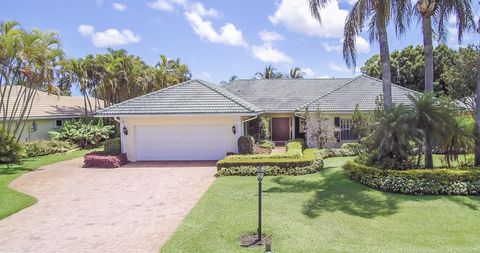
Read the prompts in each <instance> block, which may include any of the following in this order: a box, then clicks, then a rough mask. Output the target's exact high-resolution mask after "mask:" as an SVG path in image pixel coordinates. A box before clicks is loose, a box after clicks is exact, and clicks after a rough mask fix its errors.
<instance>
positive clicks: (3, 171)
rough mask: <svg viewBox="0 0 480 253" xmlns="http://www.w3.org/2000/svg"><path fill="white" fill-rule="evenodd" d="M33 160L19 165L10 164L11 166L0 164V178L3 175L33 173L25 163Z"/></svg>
mask: <svg viewBox="0 0 480 253" xmlns="http://www.w3.org/2000/svg"><path fill="white" fill-rule="evenodd" d="M28 161H31V160H24V161H22V162H18V163H9V164H0V176H1V175H14V174H18V173H24V172H28V171H32V169H30V168H28V167H27V166H26V165H25V164H24V162H28Z"/></svg>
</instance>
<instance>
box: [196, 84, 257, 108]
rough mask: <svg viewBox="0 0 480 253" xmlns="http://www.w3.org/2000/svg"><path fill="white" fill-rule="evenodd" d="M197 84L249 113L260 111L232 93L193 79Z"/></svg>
mask: <svg viewBox="0 0 480 253" xmlns="http://www.w3.org/2000/svg"><path fill="white" fill-rule="evenodd" d="M195 81H197V82H198V83H200V84H202V85H204V86H205V87H207V88H209V89H211V90H213V91H215V92H216V93H218V94H220V95H222V96H224V97H225V98H228V99H229V100H231V101H233V102H235V103H236V104H238V105H240V106H242V107H243V108H245V109H247V110H249V111H251V112H259V111H262V109H260V108H259V107H257V106H256V105H254V104H252V103H250V102H248V101H246V100H245V99H243V98H240V97H238V96H237V95H235V94H233V93H232V92H230V91H228V90H226V89H224V88H222V87H215V86H214V84H212V83H209V82H207V81H204V80H201V79H195Z"/></svg>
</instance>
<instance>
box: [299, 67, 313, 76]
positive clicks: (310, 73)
mask: <svg viewBox="0 0 480 253" xmlns="http://www.w3.org/2000/svg"><path fill="white" fill-rule="evenodd" d="M300 69H301V70H302V72H303V73H304V74H305V76H307V77H312V76H314V75H315V71H313V70H312V69H311V68H300Z"/></svg>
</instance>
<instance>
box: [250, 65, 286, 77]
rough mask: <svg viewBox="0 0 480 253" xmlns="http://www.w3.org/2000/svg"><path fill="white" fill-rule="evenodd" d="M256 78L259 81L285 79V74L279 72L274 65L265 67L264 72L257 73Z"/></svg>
mask: <svg viewBox="0 0 480 253" xmlns="http://www.w3.org/2000/svg"><path fill="white" fill-rule="evenodd" d="M255 77H256V78H258V79H280V78H283V74H282V73H280V72H278V71H277V69H276V68H274V67H272V65H268V66H265V70H264V71H263V72H257V73H255Z"/></svg>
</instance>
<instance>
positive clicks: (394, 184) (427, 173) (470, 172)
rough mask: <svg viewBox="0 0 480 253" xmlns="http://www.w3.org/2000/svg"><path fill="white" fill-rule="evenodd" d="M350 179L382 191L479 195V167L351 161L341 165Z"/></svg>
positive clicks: (416, 193)
mask: <svg viewBox="0 0 480 253" xmlns="http://www.w3.org/2000/svg"><path fill="white" fill-rule="evenodd" d="M344 168H345V170H346V171H347V173H348V175H349V176H350V178H352V179H353V180H355V181H357V182H359V183H362V184H364V185H367V186H370V187H372V188H376V189H379V190H382V191H386V192H395V193H403V194H414V195H440V194H441V195H480V169H479V168H459V169H444V168H441V169H415V170H381V169H379V168H375V167H369V166H365V165H362V164H358V163H355V162H352V161H349V162H347V164H346V165H345V166H344Z"/></svg>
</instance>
